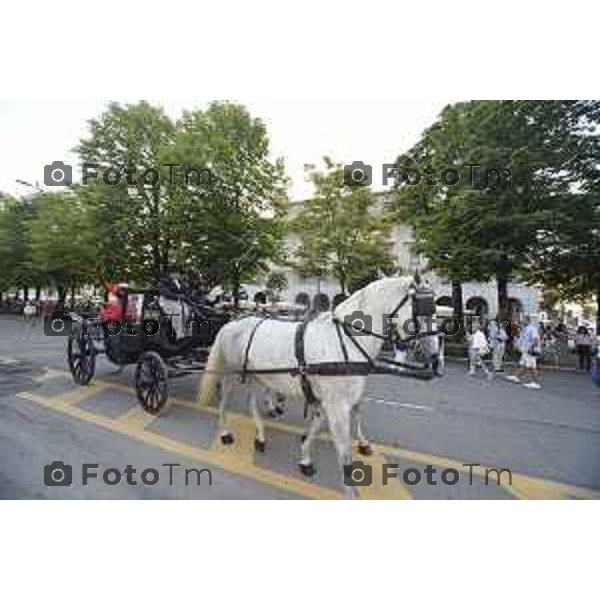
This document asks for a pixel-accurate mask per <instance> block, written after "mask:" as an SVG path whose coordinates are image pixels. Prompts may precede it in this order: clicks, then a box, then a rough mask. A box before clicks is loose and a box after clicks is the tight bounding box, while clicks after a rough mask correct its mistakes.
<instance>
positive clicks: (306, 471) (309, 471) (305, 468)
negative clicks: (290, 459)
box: [298, 463, 317, 477]
mask: <svg viewBox="0 0 600 600" xmlns="http://www.w3.org/2000/svg"><path fill="white" fill-rule="evenodd" d="M298 466H299V467H300V472H301V473H302V475H304V476H305V477H312V476H313V475H314V474H315V473H316V472H317V470H316V469H315V468H314V467H313V466H312V465H303V464H302V463H300V464H299V465H298Z"/></svg>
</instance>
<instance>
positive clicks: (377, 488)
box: [352, 444, 412, 500]
mask: <svg viewBox="0 0 600 600" xmlns="http://www.w3.org/2000/svg"><path fill="white" fill-rule="evenodd" d="M371 448H372V454H371V455H370V456H364V455H362V454H360V453H359V452H358V448H357V446H355V447H354V448H353V450H352V460H354V461H361V462H363V463H364V464H365V465H367V466H369V467H371V473H372V478H373V479H372V483H371V485H369V486H357V487H356V490H357V491H358V495H359V497H360V498H361V500H412V496H411V495H410V492H409V491H408V488H407V487H406V486H405V485H404V484H403V483H402V482H401V481H400V480H399V479H398V478H396V477H394V478H393V479H390V480H389V481H388V482H387V484H386V485H384V484H383V465H384V464H385V463H387V462H388V461H387V459H386V458H385V456H384V455H383V454H382V453H381V452H380V451H379V450H378V448H377V447H376V446H375V445H373V444H372V445H371Z"/></svg>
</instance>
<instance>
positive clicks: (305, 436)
mask: <svg viewBox="0 0 600 600" xmlns="http://www.w3.org/2000/svg"><path fill="white" fill-rule="evenodd" d="M307 437H308V436H307V435H306V434H305V433H303V434H302V437H301V438H300V439H301V440H302V443H303V444H304V442H305V441H306V438H307Z"/></svg>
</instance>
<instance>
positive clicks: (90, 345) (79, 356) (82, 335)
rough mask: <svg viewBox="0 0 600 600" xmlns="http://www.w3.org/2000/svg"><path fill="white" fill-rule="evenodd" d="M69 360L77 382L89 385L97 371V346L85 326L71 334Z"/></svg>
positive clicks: (68, 349)
mask: <svg viewBox="0 0 600 600" xmlns="http://www.w3.org/2000/svg"><path fill="white" fill-rule="evenodd" d="M67 360H68V363H69V369H70V371H71V375H73V380H74V381H75V383H78V384H79V385H88V384H89V383H90V381H91V380H92V379H93V378H94V374H95V373H96V348H95V347H94V341H93V340H92V338H91V337H90V336H89V334H88V332H87V331H86V329H85V328H84V327H82V328H80V329H79V330H78V331H77V332H76V333H75V334H72V335H70V336H69V341H68V342H67Z"/></svg>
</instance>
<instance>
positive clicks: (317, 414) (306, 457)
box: [298, 407, 324, 477]
mask: <svg viewBox="0 0 600 600" xmlns="http://www.w3.org/2000/svg"><path fill="white" fill-rule="evenodd" d="M311 412H312V419H311V421H310V426H309V428H308V431H307V433H306V434H305V435H304V436H302V449H301V452H302V456H301V458H300V462H299V463H298V466H299V467H300V471H302V474H303V475H306V477H312V476H313V475H314V474H315V473H316V469H315V467H314V465H313V464H312V460H311V456H310V449H311V446H312V443H313V440H314V439H315V438H316V437H317V435H318V433H319V431H320V430H321V427H322V425H323V420H324V419H323V411H322V410H320V409H319V408H318V407H315V408H313V409H311Z"/></svg>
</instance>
